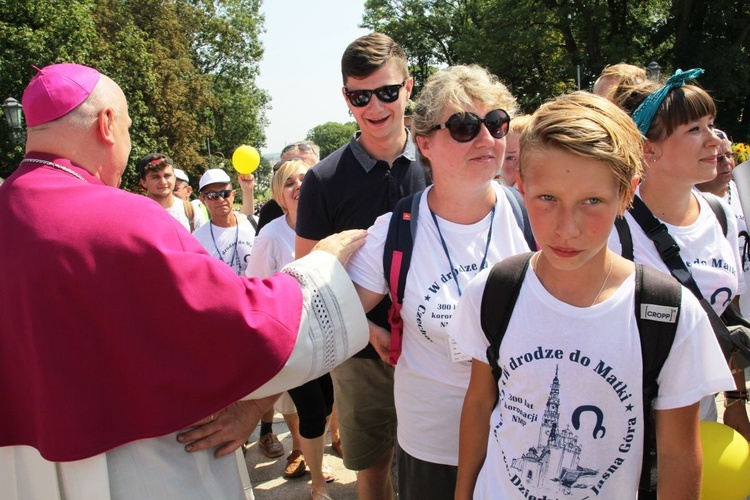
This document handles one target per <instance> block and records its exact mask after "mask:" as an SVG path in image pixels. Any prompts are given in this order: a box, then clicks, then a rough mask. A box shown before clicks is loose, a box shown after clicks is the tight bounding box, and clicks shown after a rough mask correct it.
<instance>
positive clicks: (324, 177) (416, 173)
mask: <svg viewBox="0 0 750 500" xmlns="http://www.w3.org/2000/svg"><path fill="white" fill-rule="evenodd" d="M407 133H408V137H407V141H406V146H405V148H404V151H403V153H401V155H400V156H399V157H398V158H396V159H395V160H394V162H393V165H392V166H391V165H388V163H387V162H385V161H383V160H375V159H374V158H372V157H371V156H370V155H369V154H368V153H367V151H365V150H364V148H363V147H362V146H361V145H360V144H359V142H357V138H358V137H359V134H360V132H357V133H356V134H355V135H354V137H352V139H351V140H350V141H349V143H348V144H346V145H345V146H342V147H341V148H339V149H337V150H336V151H335V152H333V153H331V154H330V155H329V156H327V157H326V158H324V159H323V160H322V161H321V162H320V163H318V164H317V165H315V167H314V168H312V169H310V170H309V171H308V172H307V175H306V176H305V180H304V182H303V183H302V188H301V190H300V198H299V203H298V205H297V235H298V236H300V237H302V238H306V239H309V240H322V239H323V238H325V237H326V236H330V235H331V234H334V233H338V232H340V231H345V230H347V229H367V228H369V227H370V226H372V224H373V223H374V222H375V219H377V218H378V217H379V216H381V215H383V214H385V213H388V212H391V211H393V207H394V206H395V205H396V202H397V201H398V200H400V199H401V198H403V197H405V196H408V195H410V194H412V193H416V192H417V191H420V190H422V189H424V188H425V187H426V175H425V169H424V167H422V165H421V164H420V162H419V160H418V158H417V148H416V146H415V145H414V142H413V141H412V138H411V133H410V132H408V130H407ZM389 307H390V300H389V299H388V298H387V297H386V299H384V300H383V301H382V302H381V303H380V304H378V305H377V306H376V307H375V308H374V309H373V310H372V311H370V313H369V314H368V315H367V317H368V318H369V319H370V320H371V321H373V322H374V323H375V324H376V325H379V326H381V327H383V328H386V329H390V327H389V324H388V315H387V312H388V308H389ZM357 357H367V358H378V355H377V353H376V352H375V349H374V348H373V347H372V346H371V345H368V346H367V347H366V348H365V349H364V350H363V351H362V352H360V353H359V354H357Z"/></svg>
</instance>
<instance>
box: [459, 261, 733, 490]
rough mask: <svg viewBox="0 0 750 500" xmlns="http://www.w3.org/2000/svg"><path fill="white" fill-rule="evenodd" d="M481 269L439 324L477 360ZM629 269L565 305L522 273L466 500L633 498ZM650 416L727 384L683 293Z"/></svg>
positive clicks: (636, 369)
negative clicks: (604, 290) (613, 284)
mask: <svg viewBox="0 0 750 500" xmlns="http://www.w3.org/2000/svg"><path fill="white" fill-rule="evenodd" d="M487 275H488V272H486V271H485V272H482V273H480V275H479V276H477V278H475V280H474V281H472V282H471V283H470V284H469V286H468V287H467V288H466V291H465V292H464V295H463V297H462V298H461V300H460V301H459V304H458V308H457V310H456V315H455V318H454V322H453V323H452V325H451V327H450V328H449V331H450V334H451V335H452V336H453V337H454V338H455V340H456V342H457V343H458V345H459V346H460V347H461V349H462V350H464V351H465V352H467V353H469V354H470V355H471V356H472V357H474V358H475V359H477V360H479V361H480V362H483V363H487V358H486V350H487V347H489V341H488V340H487V338H486V337H485V335H484V332H483V331H482V328H481V324H480V309H481V302H482V295H483V293H484V288H485V284H486V282H487ZM634 277H635V273H633V274H632V275H631V277H630V278H629V279H628V280H626V281H625V282H624V283H623V285H622V286H621V287H620V288H619V289H618V290H617V292H616V293H615V294H614V295H613V296H611V297H609V298H607V299H606V300H605V301H603V302H601V303H599V304H597V305H595V306H592V307H587V308H579V307H574V306H571V305H569V304H566V303H564V302H562V301H560V300H557V299H556V298H555V297H553V296H552V295H550V294H549V293H548V292H547V291H546V290H545V288H544V287H543V286H542V284H541V283H540V281H539V279H538V278H537V276H536V274H535V273H534V271H533V270H532V269H531V267H529V271H528V272H527V274H526V277H525V279H524V282H523V285H522V287H521V291H520V294H519V296H518V301H517V303H516V306H515V309H514V311H513V315H512V316H511V319H510V323H509V324H508V328H507V330H506V334H505V337H504V338H503V342H502V344H501V346H500V353H499V365H500V367H501V368H502V370H503V375H502V376H501V378H500V381H499V382H498V389H499V392H500V398H499V403H498V404H497V406H496V407H495V409H494V410H493V411H492V414H491V417H490V433H489V439H488V445H487V457H486V459H485V461H484V465H483V466H482V469H481V472H480V473H479V477H478V479H477V484H476V488H475V490H474V498H481V499H484V498H498V499H508V498H532V497H534V498H540V499H541V498H549V499H553V498H555V499H557V498H560V499H562V498H570V499H584V498H607V499H629V500H632V499H633V498H635V492H636V490H637V488H638V479H639V477H640V472H641V462H642V458H643V422H642V412H643V408H642V404H643V401H642V399H643V397H642V396H643V395H642V369H643V368H642V359H641V348H640V339H639V335H638V327H637V323H636V318H635V314H634V308H635V279H634ZM657 381H658V383H659V393H658V396H657V398H656V399H655V400H654V408H655V409H661V410H664V409H671V408H680V407H684V406H688V405H691V404H693V403H695V402H696V401H698V400H699V399H701V397H702V396H704V395H705V394H710V393H713V392H716V391H719V390H724V389H728V388H730V387H732V386H733V382H732V378H731V374H730V373H729V369H728V368H727V366H726V363H724V358H723V356H722V354H721V351H720V349H719V347H718V345H717V343H716V341H715V340H714V336H713V332H712V330H711V326H710V324H709V322H708V319H707V317H706V315H705V313H704V312H703V310H702V308H701V307H700V305H699V304H698V301H697V300H696V299H695V297H693V296H692V294H690V292H689V291H688V290H685V289H683V294H682V309H681V311H680V316H679V323H678V328H677V334H676V336H675V339H674V343H673V345H672V349H671V351H670V354H669V356H668V357H667V360H666V361H665V363H664V366H663V368H662V370H661V373H660V374H659V377H658V379H657Z"/></svg>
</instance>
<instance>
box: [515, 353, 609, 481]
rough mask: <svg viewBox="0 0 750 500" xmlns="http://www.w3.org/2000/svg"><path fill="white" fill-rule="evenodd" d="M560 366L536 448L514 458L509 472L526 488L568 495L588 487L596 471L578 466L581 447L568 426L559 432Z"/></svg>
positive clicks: (551, 386) (531, 448)
mask: <svg viewBox="0 0 750 500" xmlns="http://www.w3.org/2000/svg"><path fill="white" fill-rule="evenodd" d="M558 373H559V367H556V368H555V377H554V378H553V379H552V384H551V385H550V394H549V398H548V399H547V404H546V406H545V410H544V415H543V417H542V421H541V424H540V428H539V438H538V441H537V443H536V446H533V447H530V448H529V450H528V451H527V452H526V453H524V454H523V455H522V456H521V457H520V458H514V459H513V463H512V465H511V469H513V472H515V473H516V475H517V477H518V478H520V480H521V482H522V483H523V485H524V486H526V487H533V488H544V489H548V490H557V491H560V492H562V493H565V492H570V489H571V488H587V487H589V486H591V484H587V483H589V481H586V479H587V478H591V479H593V478H594V477H595V476H596V475H597V474H598V471H597V470H592V469H587V468H585V467H581V466H580V464H579V461H580V456H581V445H580V444H578V436H577V435H576V434H574V433H573V432H572V431H571V430H570V428H569V427H568V426H566V428H565V429H562V430H561V429H560V380H559V378H558Z"/></svg>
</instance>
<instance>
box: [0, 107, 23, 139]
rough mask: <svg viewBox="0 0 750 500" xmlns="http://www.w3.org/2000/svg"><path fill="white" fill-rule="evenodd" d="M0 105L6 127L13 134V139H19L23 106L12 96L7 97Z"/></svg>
mask: <svg viewBox="0 0 750 500" xmlns="http://www.w3.org/2000/svg"><path fill="white" fill-rule="evenodd" d="M0 107H2V108H3V113H4V114H5V121H6V122H8V127H9V128H10V131H11V133H12V134H13V139H14V140H15V141H20V140H21V138H22V137H23V125H22V123H21V122H22V120H23V107H22V106H21V103H20V102H18V101H17V100H15V99H13V98H12V97H8V98H7V99H6V100H5V101H4V102H3V103H2V104H0Z"/></svg>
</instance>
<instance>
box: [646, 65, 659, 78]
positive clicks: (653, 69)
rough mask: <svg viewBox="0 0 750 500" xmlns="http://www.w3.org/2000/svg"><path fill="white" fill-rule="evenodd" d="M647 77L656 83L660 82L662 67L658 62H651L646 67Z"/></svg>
mask: <svg viewBox="0 0 750 500" xmlns="http://www.w3.org/2000/svg"><path fill="white" fill-rule="evenodd" d="M646 77H647V78H648V79H649V80H653V81H655V82H658V81H659V78H660V77H661V66H659V63H658V62H656V61H651V62H650V63H648V66H647V67H646Z"/></svg>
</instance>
